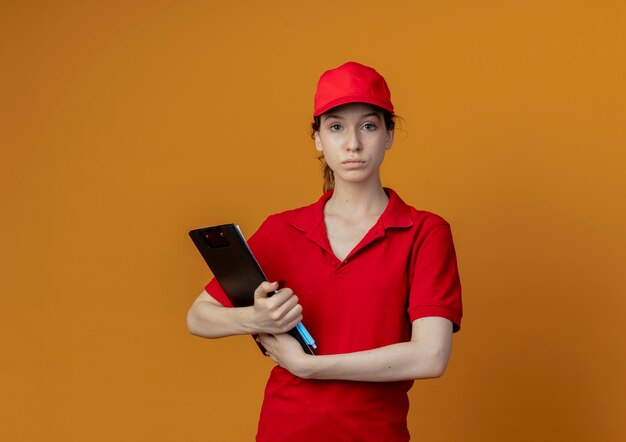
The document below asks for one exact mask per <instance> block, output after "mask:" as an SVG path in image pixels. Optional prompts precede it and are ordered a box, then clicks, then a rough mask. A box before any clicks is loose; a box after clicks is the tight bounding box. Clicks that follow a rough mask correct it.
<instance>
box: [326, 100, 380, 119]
mask: <svg viewBox="0 0 626 442" xmlns="http://www.w3.org/2000/svg"><path fill="white" fill-rule="evenodd" d="M365 116H368V117H370V116H375V117H379V118H382V116H383V113H382V111H381V110H380V109H379V108H378V107H376V106H374V105H371V104H367V103H348V104H343V105H341V106H337V107H334V108H332V109H330V110H329V111H327V112H325V113H324V114H322V119H328V118H362V117H365Z"/></svg>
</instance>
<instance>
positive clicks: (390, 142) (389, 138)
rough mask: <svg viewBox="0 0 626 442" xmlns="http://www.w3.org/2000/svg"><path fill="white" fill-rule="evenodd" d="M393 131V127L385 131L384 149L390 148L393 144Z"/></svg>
mask: <svg viewBox="0 0 626 442" xmlns="http://www.w3.org/2000/svg"><path fill="white" fill-rule="evenodd" d="M394 133H395V131H394V130H393V129H391V130H388V131H387V139H386V140H385V150H389V149H391V146H392V145H393V135H394Z"/></svg>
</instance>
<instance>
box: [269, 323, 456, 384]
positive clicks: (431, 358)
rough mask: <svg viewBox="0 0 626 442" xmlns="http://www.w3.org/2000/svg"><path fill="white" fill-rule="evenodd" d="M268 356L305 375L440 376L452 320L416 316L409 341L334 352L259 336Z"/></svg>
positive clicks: (377, 379) (285, 338) (360, 378)
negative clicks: (316, 352) (304, 348)
mask: <svg viewBox="0 0 626 442" xmlns="http://www.w3.org/2000/svg"><path fill="white" fill-rule="evenodd" d="M259 339H260V342H261V343H262V344H263V346H264V347H265V348H266V350H267V352H268V354H269V356H270V357H271V358H272V359H273V360H274V361H275V362H277V363H278V364H279V365H280V366H281V367H283V368H285V369H287V370H289V371H290V372H291V373H293V374H294V375H296V376H298V377H302V378H305V379H336V380H339V379H341V380H349V381H368V382H388V381H402V380H411V379H423V378H435V377H439V376H441V375H442V374H443V373H444V371H445V369H446V366H447V364H448V359H449V357H450V351H451V349H452V322H451V321H449V320H448V319H445V318H440V317H427V318H421V319H416V320H415V321H413V325H412V335H411V340H410V341H409V342H403V343H399V344H393V345H388V346H385V347H381V348H377V349H373V350H367V351H360V352H355V353H345V354H337V355H324V356H311V355H308V354H306V353H304V352H303V351H302V349H301V348H300V345H299V344H298V342H297V341H296V340H295V339H293V338H292V337H291V336H289V335H285V334H283V335H267V334H263V335H260V336H259Z"/></svg>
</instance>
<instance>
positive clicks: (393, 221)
mask: <svg viewBox="0 0 626 442" xmlns="http://www.w3.org/2000/svg"><path fill="white" fill-rule="evenodd" d="M385 192H386V193H387V195H388V196H389V202H388V203H387V207H386V208H385V210H384V211H383V213H382V215H380V218H379V220H378V223H380V225H381V226H382V227H383V229H385V230H387V229H392V228H405V227H411V226H412V225H413V219H412V218H411V208H410V207H409V206H408V205H407V204H406V203H405V202H404V201H402V198H400V197H399V196H398V194H397V193H396V192H394V191H393V190H392V189H390V188H387V187H385ZM332 194H333V191H332V190H329V191H328V192H326V193H325V194H324V195H322V196H321V197H320V199H319V200H317V201H316V202H315V203H313V204H311V205H309V206H306V207H303V208H302V209H300V210H298V211H295V213H294V215H293V216H292V217H291V219H290V220H289V222H290V223H291V224H292V225H293V226H294V227H295V228H297V229H298V230H301V231H303V232H312V231H313V230H316V229H318V228H319V227H320V226H322V225H323V224H324V205H325V204H326V201H328V200H329V199H330V197H331V196H332ZM324 230H325V229H324Z"/></svg>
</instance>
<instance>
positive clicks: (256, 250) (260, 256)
mask: <svg viewBox="0 0 626 442" xmlns="http://www.w3.org/2000/svg"><path fill="white" fill-rule="evenodd" d="M267 225H268V223H267V220H265V222H263V224H261V227H259V229H258V230H257V231H256V232H255V233H254V234H253V235H252V236H251V237H250V239H248V245H249V246H250V250H252V254H253V255H254V256H255V257H256V259H257V261H258V262H259V264H260V265H261V268H263V262H264V260H265V256H266V254H265V244H266V240H265V239H266V238H267V236H268V235H267V233H268V232H267V231H268V226H267ZM204 290H205V291H206V292H207V293H208V294H209V295H211V296H212V297H213V298H214V299H215V300H217V301H218V302H219V303H220V304H222V305H223V306H225V307H233V304H232V302H230V299H228V296H227V295H226V292H224V289H223V288H222V286H221V285H220V283H219V282H218V281H217V279H216V278H215V277H213V278H212V279H211V281H209V283H208V284H207V285H206V286H205V287H204Z"/></svg>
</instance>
